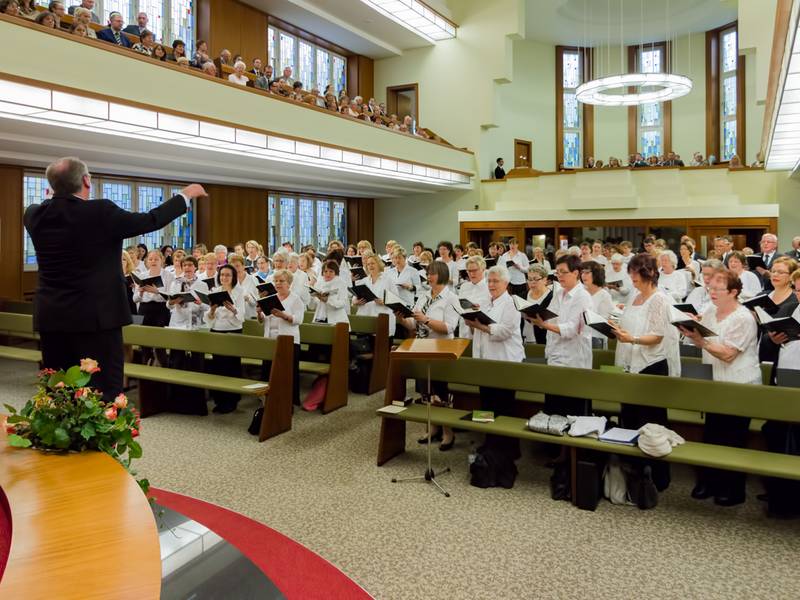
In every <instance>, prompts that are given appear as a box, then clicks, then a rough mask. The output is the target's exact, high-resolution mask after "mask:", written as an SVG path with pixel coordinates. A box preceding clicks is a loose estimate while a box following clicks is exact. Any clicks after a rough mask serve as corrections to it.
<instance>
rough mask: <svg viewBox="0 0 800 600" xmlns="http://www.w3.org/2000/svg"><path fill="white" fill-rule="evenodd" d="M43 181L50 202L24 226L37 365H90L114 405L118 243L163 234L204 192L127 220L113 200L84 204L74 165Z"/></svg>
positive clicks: (126, 313) (31, 212) (56, 166)
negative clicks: (35, 281)
mask: <svg viewBox="0 0 800 600" xmlns="http://www.w3.org/2000/svg"><path fill="white" fill-rule="evenodd" d="M46 175H47V181H48V183H49V185H50V189H52V190H53V197H52V198H49V199H47V200H45V201H44V202H42V203H41V204H33V205H31V206H30V207H28V208H27V210H26V211H25V216H24V219H23V222H24V223H25V229H27V231H28V233H29V234H30V236H31V240H32V241H33V246H34V248H36V259H37V261H38V264H39V285H38V288H37V290H36V297H35V300H34V313H33V319H34V329H35V330H37V331H38V332H39V335H40V341H41V348H42V363H43V364H44V366H45V367H46V368H51V369H65V368H68V367H70V366H72V365H77V364H78V363H79V361H80V359H82V358H93V359H94V360H96V361H97V362H98V363H99V364H100V372H99V373H97V374H95V375H94V377H93V379H92V385H93V386H94V387H97V388H98V389H100V391H102V392H103V394H104V395H105V397H106V399H112V398H114V397H115V396H116V395H117V394H119V393H120V392H121V391H122V369H123V365H124V358H123V348H122V327H123V326H124V325H128V324H130V322H131V312H130V308H129V304H128V295H127V292H126V289H125V280H124V278H123V276H122V268H121V263H120V252H121V248H122V243H123V241H124V240H125V239H127V238H131V237H138V236H140V235H143V234H145V233H149V232H151V231H156V230H158V229H161V228H162V227H164V226H165V225H167V224H168V223H170V222H171V221H173V220H174V219H177V218H178V217H180V216H181V215H182V214H184V213H185V212H186V211H187V210H188V209H189V207H190V206H191V200H192V198H199V197H202V196H205V195H206V192H205V190H204V189H203V188H202V186H200V185H198V184H196V183H195V184H191V185H188V186H186V187H185V188H184V189H183V190H181V192H180V193H179V194H176V195H175V196H173V197H172V198H171V199H169V200H167V201H166V202H164V203H163V204H162V205H161V206H158V207H157V208H154V209H153V210H151V211H150V212H146V213H130V212H128V211H126V210H123V209H121V208H119V207H118V206H117V205H116V204H114V203H113V202H111V201H110V200H92V201H88V200H89V192H90V190H91V184H92V177H91V175H90V174H89V170H88V168H87V167H86V164H85V163H83V162H82V161H81V160H79V159H77V158H72V157H67V158H61V159H59V160H57V161H55V162H54V163H51V164H50V165H49V166H48V167H47V172H46Z"/></svg>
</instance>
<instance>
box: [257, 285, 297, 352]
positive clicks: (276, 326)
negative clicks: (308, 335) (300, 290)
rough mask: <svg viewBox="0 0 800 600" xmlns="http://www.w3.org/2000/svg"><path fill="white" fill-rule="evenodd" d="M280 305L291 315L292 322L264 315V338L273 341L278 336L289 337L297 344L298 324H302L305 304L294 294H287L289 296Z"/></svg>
mask: <svg viewBox="0 0 800 600" xmlns="http://www.w3.org/2000/svg"><path fill="white" fill-rule="evenodd" d="M281 304H283V308H284V310H285V311H286V312H287V313H289V314H290V315H291V317H292V322H291V323H290V322H289V321H286V320H284V319H281V318H280V317H276V316H275V315H268V314H266V313H264V337H265V338H269V339H271V340H274V339H276V338H277V337H278V336H279V335H290V336H292V337H293V338H294V343H295V344H299V343H300V324H301V323H302V322H303V314H304V313H305V310H306V307H305V304H303V301H302V300H301V299H300V296H298V295H297V294H295V293H294V292H289V295H288V296H287V297H286V298H285V299H283V300H281Z"/></svg>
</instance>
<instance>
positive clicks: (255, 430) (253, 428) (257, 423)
mask: <svg viewBox="0 0 800 600" xmlns="http://www.w3.org/2000/svg"><path fill="white" fill-rule="evenodd" d="M263 418H264V407H263V406H259V407H258V408H257V409H256V411H255V412H254V413H253V419H252V420H251V421H250V427H248V428H247V433H249V434H250V435H258V434H259V433H261V419H263Z"/></svg>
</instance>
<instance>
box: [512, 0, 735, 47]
mask: <svg viewBox="0 0 800 600" xmlns="http://www.w3.org/2000/svg"><path fill="white" fill-rule="evenodd" d="M609 6H610V15H611V18H610V22H611V33H610V38H611V45H619V40H620V13H622V15H623V19H622V30H623V34H624V36H623V41H624V43H625V44H637V43H639V42H640V41H644V42H657V41H662V40H665V39H667V38H668V37H670V38H671V37H674V36H675V35H676V34H678V35H683V34H686V33H694V32H699V31H707V30H709V29H714V28H716V27H719V26H720V25H725V24H726V23H730V22H731V21H735V20H736V18H737V15H738V8H737V1H736V0H669V1H667V0H526V23H525V28H526V31H525V37H526V38H528V39H531V40H537V41H541V42H549V43H552V44H562V45H570V46H572V45H575V46H578V45H586V46H597V45H599V44H601V43H602V44H603V45H606V44H608V39H609V31H608V24H609ZM667 7H669V32H670V34H669V36H668V35H667V22H666V15H667V12H666V9H667ZM642 11H644V21H642V18H641V15H642Z"/></svg>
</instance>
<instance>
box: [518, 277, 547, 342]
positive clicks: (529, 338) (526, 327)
mask: <svg viewBox="0 0 800 600" xmlns="http://www.w3.org/2000/svg"><path fill="white" fill-rule="evenodd" d="M554 293H555V292H554V291H553V290H550V289H548V290H545V292H544V294H542V295H541V297H539V298H534V297H533V296H531V291H530V290H528V302H533V303H534V304H541V303H542V302H544V301H545V299H546V298H547V297H548V296H549V295H550V294H554ZM512 301H513V298H512ZM522 341H524V342H525V343H526V344H535V343H536V334H535V333H534V329H533V323H531V322H530V321H524V322H523V324H522Z"/></svg>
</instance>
